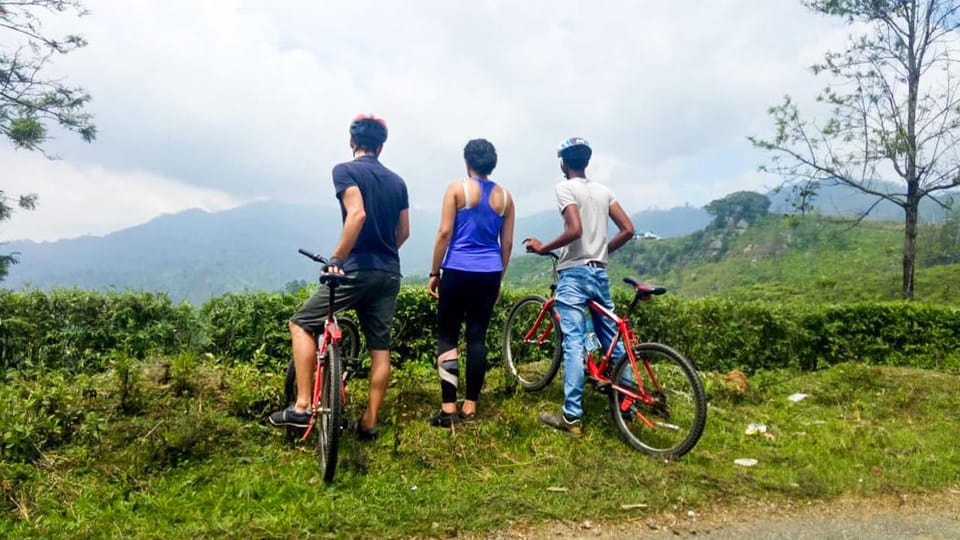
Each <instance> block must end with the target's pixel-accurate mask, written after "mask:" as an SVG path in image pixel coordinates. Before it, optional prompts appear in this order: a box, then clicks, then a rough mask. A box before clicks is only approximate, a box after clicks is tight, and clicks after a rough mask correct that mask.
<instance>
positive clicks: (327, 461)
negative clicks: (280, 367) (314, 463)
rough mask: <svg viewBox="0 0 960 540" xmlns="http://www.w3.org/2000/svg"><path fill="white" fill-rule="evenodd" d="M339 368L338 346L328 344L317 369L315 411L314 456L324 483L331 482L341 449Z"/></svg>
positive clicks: (341, 400)
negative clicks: (318, 383) (315, 434)
mask: <svg viewBox="0 0 960 540" xmlns="http://www.w3.org/2000/svg"><path fill="white" fill-rule="evenodd" d="M341 368H342V366H341V365H340V347H339V346H338V345H337V344H336V343H331V344H329V345H327V358H326V361H325V362H324V363H323V365H322V366H321V367H320V373H317V376H318V377H322V380H321V385H322V386H321V388H320V403H319V408H318V409H317V411H316V413H317V414H316V422H317V423H316V426H314V428H315V429H316V431H317V457H318V458H320V468H321V469H322V470H323V481H324V482H327V483H330V482H333V475H334V473H335V472H336V470H337V452H338V450H339V447H340V433H341V431H342V427H343V387H342V386H341V384H342V382H343V378H342V375H341Z"/></svg>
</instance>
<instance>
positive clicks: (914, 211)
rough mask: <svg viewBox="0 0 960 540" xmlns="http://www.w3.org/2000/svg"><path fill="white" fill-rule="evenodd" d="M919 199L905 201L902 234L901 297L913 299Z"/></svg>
mask: <svg viewBox="0 0 960 540" xmlns="http://www.w3.org/2000/svg"><path fill="white" fill-rule="evenodd" d="M919 206H920V201H919V199H911V200H909V201H907V205H906V206H905V207H904V212H905V214H906V216H905V221H904V225H905V227H904V235H903V290H902V294H903V299H904V300H913V270H914V266H915V265H916V262H917V215H918V214H919V211H918V209H919Z"/></svg>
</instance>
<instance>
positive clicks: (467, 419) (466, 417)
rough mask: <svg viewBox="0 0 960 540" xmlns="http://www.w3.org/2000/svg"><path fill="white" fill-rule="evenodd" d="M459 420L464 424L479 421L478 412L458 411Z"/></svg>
mask: <svg viewBox="0 0 960 540" xmlns="http://www.w3.org/2000/svg"><path fill="white" fill-rule="evenodd" d="M457 420H458V421H460V422H461V423H463V424H469V423H471V422H476V421H477V413H475V412H472V413H470V414H464V413H463V411H460V412H458V413H457Z"/></svg>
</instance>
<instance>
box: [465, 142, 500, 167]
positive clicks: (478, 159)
mask: <svg viewBox="0 0 960 540" xmlns="http://www.w3.org/2000/svg"><path fill="white" fill-rule="evenodd" d="M463 159H464V160H465V161H466V162H467V166H469V167H470V168H471V169H473V171H474V172H476V173H477V174H481V175H483V176H486V175H488V174H490V173H491V172H493V169H494V168H495V167H496V166H497V149H496V148H494V147H493V144H491V143H490V141H488V140H486V139H473V140H472V141H470V142H468V143H467V145H466V146H464V147H463Z"/></svg>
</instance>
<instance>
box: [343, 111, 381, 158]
mask: <svg viewBox="0 0 960 540" xmlns="http://www.w3.org/2000/svg"><path fill="white" fill-rule="evenodd" d="M350 138H352V139H353V142H354V143H355V144H356V145H357V148H358V149H360V150H369V151H374V150H376V149H377V148H379V147H380V146H381V145H382V144H383V143H384V142H385V141H386V140H387V123H386V122H384V121H383V119H382V118H377V117H375V116H373V115H372V114H369V115H367V114H361V115H358V116H357V117H356V118H354V119H353V122H352V123H351V124H350Z"/></svg>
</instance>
